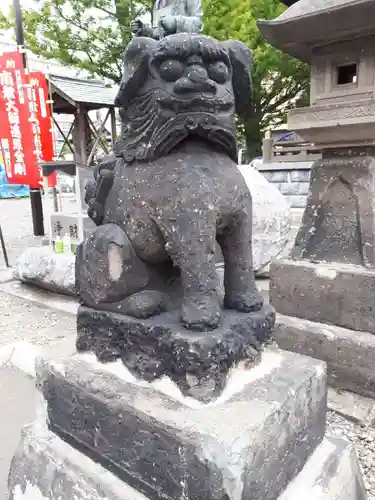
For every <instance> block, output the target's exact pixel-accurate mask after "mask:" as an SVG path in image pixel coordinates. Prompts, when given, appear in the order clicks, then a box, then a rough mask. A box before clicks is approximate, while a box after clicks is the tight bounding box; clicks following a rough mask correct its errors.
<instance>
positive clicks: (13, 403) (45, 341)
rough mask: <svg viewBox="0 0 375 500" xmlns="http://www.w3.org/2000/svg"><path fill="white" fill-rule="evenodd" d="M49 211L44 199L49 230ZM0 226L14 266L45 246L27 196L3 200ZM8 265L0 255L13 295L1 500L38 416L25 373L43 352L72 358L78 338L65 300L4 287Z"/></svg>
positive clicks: (67, 201)
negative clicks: (26, 429)
mask: <svg viewBox="0 0 375 500" xmlns="http://www.w3.org/2000/svg"><path fill="white" fill-rule="evenodd" d="M60 200H61V203H62V206H63V208H64V209H65V210H73V209H74V198H73V197H72V196H69V195H68V196H67V195H63V196H62V197H61V198H60ZM51 209H52V203H51V200H44V212H45V214H44V215H45V228H46V230H47V228H48V224H47V221H48V214H49V213H50V211H51ZM0 225H1V227H2V230H3V234H4V239H5V244H6V247H7V251H8V257H9V261H10V264H11V265H14V264H15V262H16V259H17V258H18V256H19V255H20V254H21V253H22V251H23V250H24V249H25V248H27V247H29V246H37V245H40V244H41V242H42V238H40V237H35V236H34V235H33V228H32V222H31V209H30V200H29V199H28V198H25V199H19V200H0ZM4 265H5V263H4V260H3V256H2V252H1V251H0V287H1V286H8V289H6V291H7V292H10V293H5V292H4V291H1V290H0V394H1V397H0V443H1V446H0V500H6V499H7V476H8V470H9V465H10V461H11V459H12V456H13V453H14V451H15V448H16V446H17V444H18V442H19V439H20V434H21V429H22V427H23V426H24V425H26V424H27V423H29V422H32V421H33V420H34V418H35V409H36V398H37V394H36V390H35V387H34V380H33V379H32V378H31V377H30V376H28V375H27V373H30V372H32V371H33V360H34V358H35V355H36V354H37V353H38V352H41V350H42V349H46V352H48V353H49V354H50V355H51V356H60V355H61V356H64V355H68V354H70V353H71V352H73V350H74V340H75V317H74V314H68V313H66V312H65V313H64V312H63V311H64V310H67V311H68V312H69V311H71V312H74V307H72V306H70V308H69V307H67V309H66V308H65V309H64V304H65V303H64V300H63V301H62V304H63V307H62V308H60V309H59V308H58V307H57V308H56V307H55V308H50V307H48V306H51V307H53V306H54V305H57V306H58V304H56V303H55V302H56V301H55V302H54V297H53V296H45V297H43V295H38V294H34V291H33V290H29V289H25V290H23V292H22V293H23V296H24V298H26V299H29V300H24V299H21V298H18V297H16V296H15V295H14V294H16V295H20V290H19V289H18V288H19V286H20V285H18V284H17V283H14V282H13V283H11V282H8V283H6V282H7V281H8V280H9V279H10V278H11V271H9V270H4V269H2V267H3V266H4ZM4 282H5V283H4ZM22 293H21V295H22ZM30 298H31V299H32V300H30ZM36 300H37V301H38V302H39V305H38V303H36ZM51 301H52V302H51ZM40 304H45V305H46V307H41V306H40ZM68 306H69V303H68ZM30 346H31V347H33V349H31V347H30ZM31 351H33V352H31ZM11 361H12V364H11V363H10V362H11ZM14 364H16V365H18V366H20V367H21V368H22V371H21V370H19V369H17V368H15V367H14V366H13V365H14ZM25 372H26V373H25Z"/></svg>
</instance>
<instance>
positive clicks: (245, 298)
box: [224, 289, 263, 313]
mask: <svg viewBox="0 0 375 500" xmlns="http://www.w3.org/2000/svg"><path fill="white" fill-rule="evenodd" d="M224 306H225V307H226V308H227V309H234V310H236V311H240V312H245V313H250V312H254V311H259V310H260V309H262V307H263V297H262V296H261V294H260V293H259V292H258V290H257V289H252V290H251V291H249V292H246V293H231V294H228V295H225V297H224Z"/></svg>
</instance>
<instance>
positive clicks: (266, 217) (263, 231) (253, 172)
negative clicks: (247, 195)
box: [238, 165, 291, 271]
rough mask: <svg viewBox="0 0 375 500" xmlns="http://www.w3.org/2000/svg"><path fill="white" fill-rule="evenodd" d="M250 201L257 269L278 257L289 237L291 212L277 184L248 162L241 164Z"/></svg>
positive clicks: (240, 168) (254, 257)
mask: <svg viewBox="0 0 375 500" xmlns="http://www.w3.org/2000/svg"><path fill="white" fill-rule="evenodd" d="M238 168H239V170H240V172H241V173H242V175H243V176H244V178H245V181H246V184H247V187H248V188H249V190H250V192H251V197H252V200H253V230H252V239H253V265H254V270H255V271H260V270H261V269H263V268H264V267H265V266H267V265H268V264H269V263H270V262H271V260H272V259H274V258H275V257H277V256H278V255H279V254H280V253H281V252H282V251H283V249H284V248H285V246H286V245H287V243H288V242H289V240H290V237H291V236H290V229H291V212H290V208H289V205H288V203H287V201H286V199H285V197H284V196H283V195H282V194H281V193H280V191H279V190H278V189H277V187H276V186H274V185H273V184H272V183H270V182H268V181H267V180H266V179H265V178H264V176H263V175H262V174H261V173H259V172H258V170H257V169H256V168H254V167H253V166H251V165H240V166H239V167H238Z"/></svg>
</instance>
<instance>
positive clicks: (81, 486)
mask: <svg viewBox="0 0 375 500" xmlns="http://www.w3.org/2000/svg"><path fill="white" fill-rule="evenodd" d="M9 489H10V498H9V500H31V499H33V500H72V499H74V500H88V499H89V500H103V498H105V499H106V500H146V497H145V496H144V495H142V493H140V492H139V491H137V490H135V489H133V488H132V487H130V486H128V485H127V484H126V483H125V482H123V481H121V480H120V479H119V478H118V477H117V476H116V475H115V474H112V473H111V472H109V471H107V470H106V469H104V468H103V467H102V466H101V465H99V464H97V463H95V462H94V461H92V460H91V459H89V458H88V457H86V456H85V455H83V454H82V453H80V452H79V451H78V450H76V449H74V448H73V447H71V446H70V445H69V444H67V443H66V442H65V441H63V440H62V439H61V438H59V437H58V436H56V434H54V433H52V432H51V431H49V430H48V429H45V428H43V427H41V426H38V425H35V424H34V425H32V426H28V427H27V428H25V429H24V431H23V435H22V440H21V442H20V445H19V446H18V449H17V452H16V455H15V457H14V459H13V462H12V467H11V470H10V476H9ZM149 498H154V497H149ZM229 498H231V499H232V498H234V497H233V496H230V497H229ZM248 498H249V499H250V498H251V497H248ZM275 498H276V497H275ZM277 498H278V500H301V499H302V498H305V499H310V498H311V499H313V500H338V499H340V500H365V499H366V494H365V493H364V488H363V484H362V478H361V474H360V471H359V468H358V464H357V460H356V455H355V451H354V450H353V448H352V446H351V445H350V444H349V443H348V442H346V441H343V440H340V439H333V438H325V439H324V440H323V441H322V443H321V444H320V445H319V446H318V447H317V449H316V451H315V452H314V453H313V454H312V456H311V457H310V458H309V460H308V462H307V463H306V465H305V466H304V468H303V469H302V471H301V472H300V473H299V474H298V476H297V477H296V478H295V479H294V480H293V481H291V483H290V484H289V485H288V487H287V489H286V490H285V491H284V492H283V493H282V494H281V495H280V496H278V497H277Z"/></svg>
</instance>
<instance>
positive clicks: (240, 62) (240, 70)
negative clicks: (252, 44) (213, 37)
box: [222, 40, 253, 118]
mask: <svg viewBox="0 0 375 500" xmlns="http://www.w3.org/2000/svg"><path fill="white" fill-rule="evenodd" d="M222 46H223V47H224V49H225V50H226V51H227V53H228V55H229V58H230V61H231V63H232V69H233V75H232V85H233V91H234V99H235V105H236V113H237V114H238V115H239V116H240V117H241V118H249V117H250V116H251V115H252V111H253V89H252V85H251V64H252V57H251V51H250V49H249V48H248V47H246V45H245V44H244V43H242V42H239V41H237V40H229V41H227V42H222Z"/></svg>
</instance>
